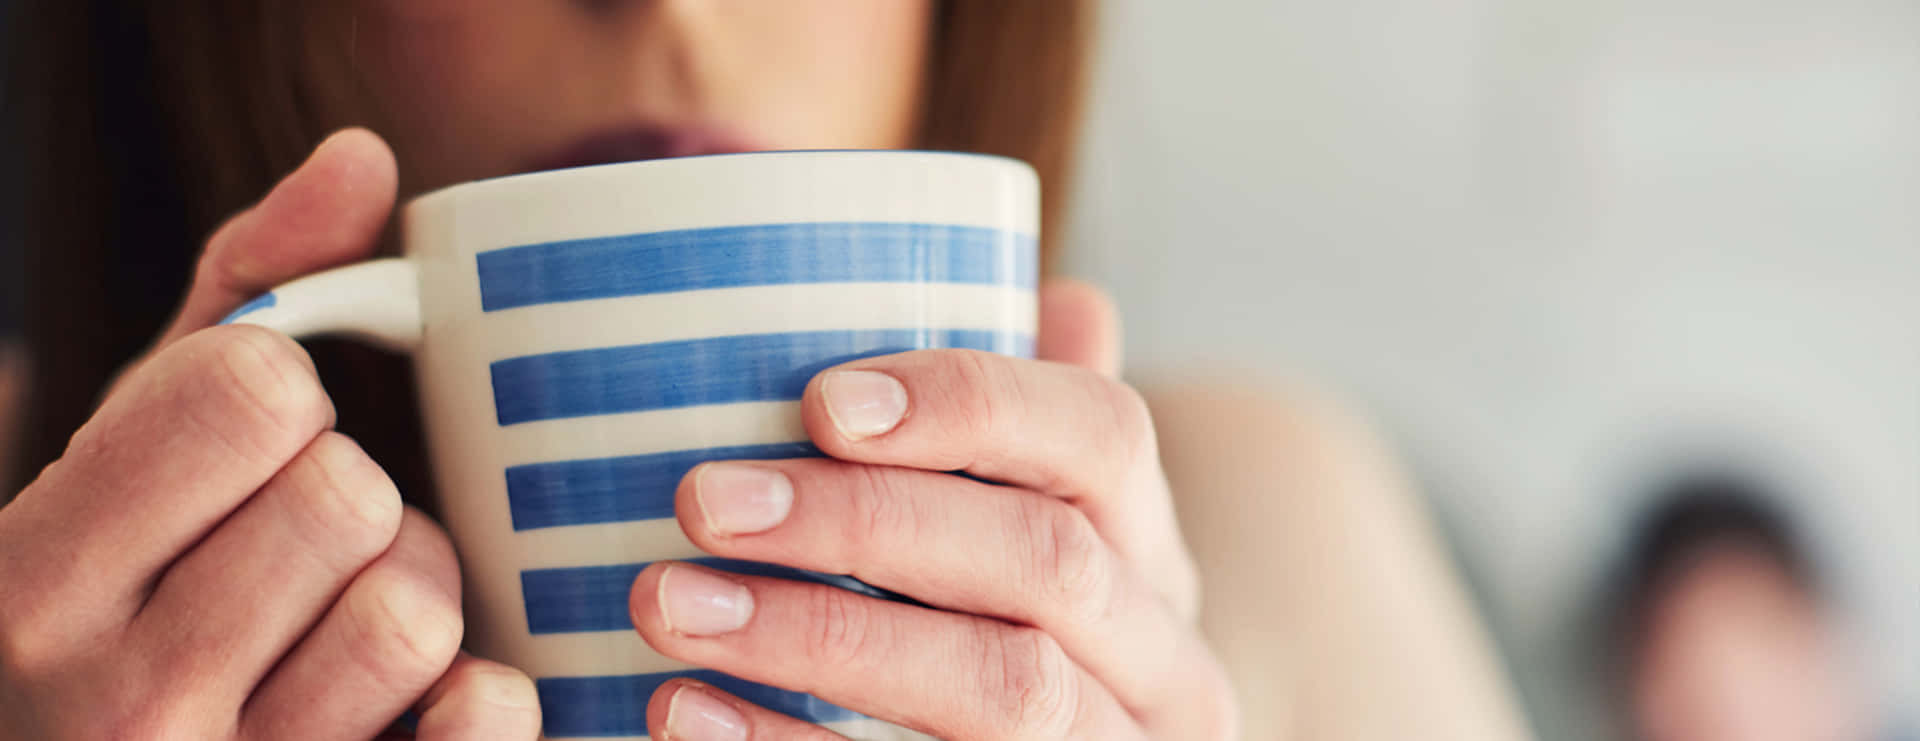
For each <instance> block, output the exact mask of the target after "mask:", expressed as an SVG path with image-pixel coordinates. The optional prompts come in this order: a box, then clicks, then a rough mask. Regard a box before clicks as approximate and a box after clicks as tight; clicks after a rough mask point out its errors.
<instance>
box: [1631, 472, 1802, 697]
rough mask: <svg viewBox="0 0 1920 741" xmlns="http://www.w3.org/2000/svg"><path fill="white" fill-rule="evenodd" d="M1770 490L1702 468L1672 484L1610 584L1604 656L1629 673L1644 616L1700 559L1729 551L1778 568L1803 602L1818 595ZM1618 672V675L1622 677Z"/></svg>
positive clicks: (1640, 526) (1637, 529) (1643, 524)
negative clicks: (1609, 655) (1608, 632)
mask: <svg viewBox="0 0 1920 741" xmlns="http://www.w3.org/2000/svg"><path fill="white" fill-rule="evenodd" d="M1774 501H1775V500H1774V498H1773V496H1772V494H1771V492H1769V491H1767V490H1766V489H1765V488H1763V487H1761V486H1759V485H1758V484H1757V483H1756V482H1754V481H1752V480H1751V479H1750V478H1748V477H1746V476H1742V475H1740V474H1736V473H1733V472H1730V471H1720V470H1707V471H1699V472H1693V473H1689V474H1686V475H1684V476H1681V477H1679V478H1677V479H1675V480H1673V481H1672V483H1670V484H1668V485H1667V486H1666V487H1665V488H1664V489H1662V490H1661V491H1660V492H1659V493H1658V494H1657V495H1656V496H1655V497H1654V499H1653V506H1652V507H1651V508H1650V509H1649V510H1647V512H1646V514H1645V515H1644V516H1642V518H1641V519H1640V521H1639V522H1638V523H1637V524H1636V525H1635V526H1634V528H1633V530H1632V533H1633V535H1632V541H1631V542H1630V544H1629V547H1628V550H1627V551H1626V560H1625V561H1624V562H1623V564H1622V566H1621V569H1620V570H1619V572H1618V575H1617V577H1616V581H1615V583H1614V584H1615V587H1614V590H1613V595H1614V597H1615V601H1614V603H1613V604H1614V605H1615V608H1614V614H1613V616H1612V618H1613V619H1612V623H1613V625H1612V631H1611V632H1612V633H1613V635H1612V639H1613V640H1612V641H1611V643H1612V645H1611V646H1610V647H1609V648H1610V649H1611V651H1612V657H1613V658H1614V659H1615V660H1616V662H1617V663H1616V666H1617V668H1620V669H1622V670H1629V669H1631V665H1632V662H1633V660H1634V648H1635V646H1636V645H1637V644H1638V643H1639V641H1640V640H1641V639H1642V638H1643V637H1644V635H1645V629H1646V627H1647V621H1648V618H1649V616H1650V612H1651V611H1652V610H1653V608H1654V607H1655V606H1656V605H1657V604H1658V603H1659V602H1660V600H1661V599H1662V598H1663V597H1664V596H1665V595H1666V592H1667V589H1668V588H1669V587H1671V586H1672V585H1673V584H1674V583H1675V582H1676V581H1677V580H1679V579H1680V578H1681V577H1683V576H1685V575H1686V573H1687V572H1688V570H1689V569H1691V568H1692V567H1693V566H1695V565H1696V564H1698V563H1699V561H1700V560H1701V559H1702V558H1703V557H1705V556H1708V555H1711V554H1713V553H1716V552H1721V551H1722V549H1726V548H1733V549H1738V550H1741V551H1743V552H1747V553H1751V554H1754V555H1758V556H1760V557H1762V558H1763V559H1765V560H1766V561H1767V562H1768V563H1770V564H1772V565H1773V566H1774V567H1776V568H1778V569H1779V571H1780V573H1781V574H1782V575H1784V576H1785V577H1786V578H1787V579H1788V581H1789V582H1790V583H1792V584H1793V585H1794V586H1795V587H1797V588H1798V589H1799V590H1800V591H1802V592H1804V593H1806V595H1807V597H1808V599H1809V601H1810V602H1814V603H1818V602H1819V601H1820V598H1821V597H1822V594H1821V588H1820V583H1819V579H1818V569H1817V568H1815V564H1814V563H1813V559H1812V557H1811V556H1810V555H1809V554H1808V552H1807V550H1806V549H1805V547H1804V545H1803V544H1802V543H1801V541H1800V538H1799V536H1798V535H1797V534H1796V532H1795V530H1794V528H1793V525H1792V520H1791V518H1790V517H1789V516H1788V515H1787V513H1786V512H1785V511H1783V510H1781V509H1779V508H1778V507H1777V506H1776V505H1775V504H1774V503H1773V502H1774ZM1625 675H1626V672H1625V671H1623V672H1622V674H1621V676H1623V677H1624V676H1625Z"/></svg>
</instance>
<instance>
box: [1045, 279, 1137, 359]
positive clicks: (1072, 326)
mask: <svg viewBox="0 0 1920 741" xmlns="http://www.w3.org/2000/svg"><path fill="white" fill-rule="evenodd" d="M1034 344H1035V348H1034V349H1035V353H1034V354H1035V355H1037V356H1038V357H1039V358H1040V359H1041V360H1051V361H1053V362H1056V363H1066V364H1067V365H1075V366H1079V367H1081V368H1085V369H1087V370H1090V371H1093V372H1095V373H1098V374H1100V375H1103V376H1109V377H1112V376H1118V375H1120V312H1119V310H1118V309H1116V308H1114V305H1113V299H1112V298H1110V297H1108V296H1107V293H1106V292H1105V291H1102V290H1100V289H1099V288H1097V287H1095V286H1094V285H1092V284H1090V283H1082V282H1080V281H1077V280H1071V279H1067V278H1053V279H1049V280H1048V281H1047V282H1046V283H1043V284H1041V286H1040V337H1039V340H1038V341H1037V342H1036V343H1034Z"/></svg>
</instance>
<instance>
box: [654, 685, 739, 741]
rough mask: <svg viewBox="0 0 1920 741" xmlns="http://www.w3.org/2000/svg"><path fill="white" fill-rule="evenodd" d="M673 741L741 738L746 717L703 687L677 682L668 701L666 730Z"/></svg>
mask: <svg viewBox="0 0 1920 741" xmlns="http://www.w3.org/2000/svg"><path fill="white" fill-rule="evenodd" d="M664 735H665V736H666V737H667V738H669V739H671V740H672V741H744V740H745V739H746V737H747V719H746V717H745V716H742V715H741V714H740V711H738V710H735V709H733V706H731V705H728V704H726V703H725V702H722V701H721V700H720V698H718V697H714V696H713V694H712V693H709V692H707V691H706V690H705V689H703V688H701V687H698V686H695V685H691V684H683V685H680V689H677V690H674V691H673V699H672V700H670V701H668V702H667V732H666V734H664Z"/></svg>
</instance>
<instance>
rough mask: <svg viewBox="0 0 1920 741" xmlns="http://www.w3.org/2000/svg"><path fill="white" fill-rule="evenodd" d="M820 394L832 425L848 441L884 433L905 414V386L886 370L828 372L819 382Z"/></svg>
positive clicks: (898, 422)
mask: <svg viewBox="0 0 1920 741" xmlns="http://www.w3.org/2000/svg"><path fill="white" fill-rule="evenodd" d="M820 395H821V396H822V397H824V398H825V400H826V402H827V416H829V417H832V418H833V426H834V427H836V428H839V430H840V435H841V436H843V437H846V438H848V439H850V440H864V439H866V438H869V437H873V436H875V435H883V434H886V432H887V431H888V430H891V429H893V427H894V425H897V424H900V418H901V417H904V416H906V414H907V388H906V387H905V386H901V385H900V382H899V381H896V380H894V379H893V376H889V375H887V374H885V373H875V372H873V371H834V372H832V373H828V374H827V377H826V378H825V379H823V380H822V381H821V382H820Z"/></svg>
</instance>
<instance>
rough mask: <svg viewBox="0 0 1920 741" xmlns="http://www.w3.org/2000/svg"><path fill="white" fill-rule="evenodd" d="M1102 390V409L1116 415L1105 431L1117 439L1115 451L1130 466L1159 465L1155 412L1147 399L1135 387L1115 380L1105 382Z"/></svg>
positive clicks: (1104, 380)
mask: <svg viewBox="0 0 1920 741" xmlns="http://www.w3.org/2000/svg"><path fill="white" fill-rule="evenodd" d="M1100 386H1101V388H1102V393H1103V394H1104V395H1105V398H1104V399H1103V400H1102V401H1103V402H1104V403H1103V404H1102V405H1101V407H1102V408H1103V409H1106V410H1108V411H1109V413H1110V414H1112V419H1111V421H1110V423H1109V424H1107V425H1104V426H1103V427H1102V429H1106V430H1110V431H1111V432H1112V434H1113V435H1114V436H1115V440H1114V448H1115V449H1117V450H1118V451H1119V452H1120V454H1121V455H1124V456H1126V457H1125V460H1126V461H1128V462H1129V463H1134V464H1144V463H1146V462H1148V461H1155V459H1156V458H1157V455H1156V454H1155V450H1154V449H1155V446H1156V444H1157V442H1156V440H1155V437H1156V436H1155V434H1154V429H1153V412H1152V411H1151V410H1150V409H1149V408H1148V407H1147V399H1146V397H1144V396H1141V395H1140V391H1139V390H1137V389H1135V388H1134V387H1132V386H1129V385H1127V384H1124V383H1121V382H1119V381H1114V380H1111V379H1105V378H1103V379H1101V381H1100ZM1155 462H1157V461H1155Z"/></svg>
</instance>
